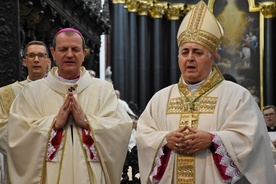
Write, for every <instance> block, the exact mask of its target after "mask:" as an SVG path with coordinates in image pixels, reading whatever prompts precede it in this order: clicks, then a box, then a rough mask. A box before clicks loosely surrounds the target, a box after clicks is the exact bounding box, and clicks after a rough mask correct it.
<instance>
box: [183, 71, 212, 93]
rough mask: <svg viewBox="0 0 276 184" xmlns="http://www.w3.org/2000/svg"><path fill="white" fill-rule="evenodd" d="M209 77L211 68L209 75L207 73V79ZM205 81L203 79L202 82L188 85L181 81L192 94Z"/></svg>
mask: <svg viewBox="0 0 276 184" xmlns="http://www.w3.org/2000/svg"><path fill="white" fill-rule="evenodd" d="M210 75H212V68H211V70H210V73H209V75H208V77H209V76H210ZM208 77H207V78H208ZM207 78H206V79H207ZM206 79H204V80H203V81H201V82H198V83H196V84H188V83H186V81H185V80H184V79H183V83H184V84H185V85H187V87H188V88H189V90H190V91H191V92H192V93H193V92H195V91H196V90H197V89H198V88H199V87H200V86H201V85H202V84H203V83H204V82H205V81H206Z"/></svg>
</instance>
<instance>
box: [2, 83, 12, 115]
mask: <svg viewBox="0 0 276 184" xmlns="http://www.w3.org/2000/svg"><path fill="white" fill-rule="evenodd" d="M0 90H1V92H0V98H1V99H2V103H3V106H4V108H5V110H6V113H7V114H9V112H10V108H11V105H12V102H13V100H14V98H15V95H14V93H13V91H12V88H11V85H7V86H4V87H2V88H1V89H0Z"/></svg>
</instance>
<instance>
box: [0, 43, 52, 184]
mask: <svg viewBox="0 0 276 184" xmlns="http://www.w3.org/2000/svg"><path fill="white" fill-rule="evenodd" d="M22 61H23V65H24V66H25V67H26V68H27V69H28V76H27V79H26V80H24V81H16V82H14V83H12V84H9V85H7V86H4V87H1V88H0V152H1V153H2V154H3V155H4V157H2V158H3V159H4V160H6V158H5V157H6V148H7V124H8V117H9V111H10V107H11V105H12V102H13V100H14V99H15V97H16V96H17V94H19V93H20V92H21V90H22V89H23V87H24V86H26V84H28V83H30V82H32V81H35V80H38V79H41V78H43V77H44V76H45V75H46V74H47V72H48V70H49V68H50V67H51V59H50V58H49V50H48V47H47V46H46V45H45V44H44V43H43V42H41V41H31V42H29V43H28V44H27V45H26V46H25V49H24V57H23V60H22ZM3 155H1V156H3ZM4 162H6V161H4ZM1 165H2V167H3V166H4V167H6V164H1ZM6 169H7V168H5V169H3V168H1V181H0V183H3V184H4V183H7V177H6V176H5V175H6V172H5V171H6Z"/></svg>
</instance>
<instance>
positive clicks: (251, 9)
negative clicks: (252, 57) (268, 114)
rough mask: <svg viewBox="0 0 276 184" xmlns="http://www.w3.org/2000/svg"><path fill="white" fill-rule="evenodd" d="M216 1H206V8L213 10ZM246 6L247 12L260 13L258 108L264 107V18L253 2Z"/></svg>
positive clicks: (258, 7)
mask: <svg viewBox="0 0 276 184" xmlns="http://www.w3.org/2000/svg"><path fill="white" fill-rule="evenodd" d="M215 1H216V0H209V1H208V7H209V9H210V10H211V11H213V10H214V4H215ZM248 4H249V7H248V8H249V12H260V13H259V14H260V15H259V16H260V17H259V29H260V32H259V35H260V37H259V44H260V51H259V52H260V53H259V54H260V58H259V59H260V63H259V66H260V68H259V70H260V76H259V77H260V107H263V106H264V90H263V86H264V80H263V68H264V67H263V62H264V52H263V51H264V16H263V14H262V13H261V11H262V7H261V6H256V5H255V0H248Z"/></svg>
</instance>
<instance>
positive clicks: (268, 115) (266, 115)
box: [264, 113, 275, 118]
mask: <svg viewBox="0 0 276 184" xmlns="http://www.w3.org/2000/svg"><path fill="white" fill-rule="evenodd" d="M270 116H275V114H273V113H271V114H264V117H265V118H268V117H270Z"/></svg>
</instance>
